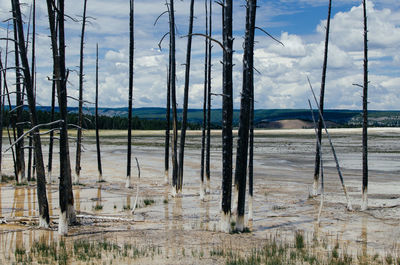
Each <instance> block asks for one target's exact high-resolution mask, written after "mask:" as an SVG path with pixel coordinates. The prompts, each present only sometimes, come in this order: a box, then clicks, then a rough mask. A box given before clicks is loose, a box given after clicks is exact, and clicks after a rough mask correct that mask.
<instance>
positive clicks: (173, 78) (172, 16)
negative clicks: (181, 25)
mask: <svg viewBox="0 0 400 265" xmlns="http://www.w3.org/2000/svg"><path fill="white" fill-rule="evenodd" d="M174 12H175V9H174V0H170V3H169V16H170V19H169V36H170V45H171V48H170V56H171V66H170V71H171V74H170V84H171V101H172V126H173V137H172V146H173V147H172V148H173V149H172V196H175V195H176V190H177V184H178V152H177V151H178V150H177V149H178V128H177V126H178V115H177V111H176V82H175V81H176V59H175V14H174Z"/></svg>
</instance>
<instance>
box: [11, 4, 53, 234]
mask: <svg viewBox="0 0 400 265" xmlns="http://www.w3.org/2000/svg"><path fill="white" fill-rule="evenodd" d="M11 2H12V8H13V15H14V17H15V18H16V22H17V31H18V45H19V51H20V57H21V62H22V66H23V73H24V83H25V87H26V93H27V96H28V103H29V110H30V117H31V124H32V127H34V126H36V125H38V119H37V116H36V103H35V97H34V93H33V86H32V84H33V83H32V77H31V73H30V71H29V64H28V57H27V52H26V49H25V39H24V30H23V23H22V16H21V10H20V6H19V0H12V1H11ZM33 143H34V147H35V157H36V164H37V196H38V202H39V226H40V227H48V226H49V222H50V218H49V206H48V202H47V195H46V176H45V170H44V164H43V156H42V144H41V141H40V134H39V129H35V130H34V134H33Z"/></svg>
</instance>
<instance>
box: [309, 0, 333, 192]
mask: <svg viewBox="0 0 400 265" xmlns="http://www.w3.org/2000/svg"><path fill="white" fill-rule="evenodd" d="M331 10H332V0H329V7H328V19H327V24H326V35H325V52H324V63H323V66H322V81H321V91H320V96H319V97H320V98H319V109H320V110H321V113H322V114H324V97H325V81H326V69H327V66H328V49H329V31H330V25H331ZM322 129H323V128H322V120H321V118H319V119H318V140H317V141H318V143H317V144H316V147H315V166H314V184H313V191H312V195H313V196H316V195H317V194H318V186H319V185H318V182H319V169H320V162H321V156H320V153H319V149H318V145H319V144H321V139H322Z"/></svg>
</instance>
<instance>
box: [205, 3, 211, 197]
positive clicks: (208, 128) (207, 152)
mask: <svg viewBox="0 0 400 265" xmlns="http://www.w3.org/2000/svg"><path fill="white" fill-rule="evenodd" d="M209 6H210V15H209V17H208V27H209V28H208V34H209V36H210V38H209V39H208V61H207V71H208V74H207V125H206V126H207V141H206V183H207V184H206V186H207V188H206V192H210V188H211V187H210V185H211V184H210V178H211V177H210V147H211V67H212V66H211V58H212V54H211V51H212V45H211V38H212V0H210V2H209Z"/></svg>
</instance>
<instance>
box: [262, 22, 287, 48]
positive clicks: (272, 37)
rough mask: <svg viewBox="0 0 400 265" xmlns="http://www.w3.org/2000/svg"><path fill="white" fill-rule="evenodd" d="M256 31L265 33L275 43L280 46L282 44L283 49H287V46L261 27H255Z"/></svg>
mask: <svg viewBox="0 0 400 265" xmlns="http://www.w3.org/2000/svg"><path fill="white" fill-rule="evenodd" d="M255 28H256V29H258V30H260V31H262V32H264V33H265V34H266V35H268V36H269V37H270V38H271V39H273V40H274V41H276V42H278V43H279V44H281V45H282V46H283V47H285V44H283V43H282V42H281V41H279V40H278V39H276V38H275V37H274V36H272V35H271V34H269V33H268V32H267V31H265V30H263V29H262V28H259V27H255Z"/></svg>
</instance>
